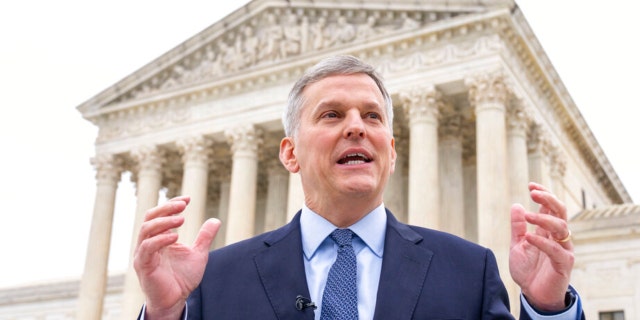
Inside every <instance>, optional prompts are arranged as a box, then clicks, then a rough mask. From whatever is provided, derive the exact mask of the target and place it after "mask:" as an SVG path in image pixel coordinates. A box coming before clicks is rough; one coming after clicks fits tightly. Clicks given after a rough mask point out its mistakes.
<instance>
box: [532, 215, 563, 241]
mask: <svg viewBox="0 0 640 320" xmlns="http://www.w3.org/2000/svg"><path fill="white" fill-rule="evenodd" d="M525 219H526V220H527V222H529V223H531V224H534V225H536V226H538V227H539V229H543V230H545V231H546V232H545V233H538V232H536V234H538V235H542V236H548V237H551V238H552V239H554V240H559V239H564V238H566V237H567V235H568V234H569V226H568V225H567V222H566V221H565V220H562V219H560V218H558V217H554V216H552V215H548V214H539V213H531V212H527V213H526V214H525ZM565 243H569V242H565Z"/></svg>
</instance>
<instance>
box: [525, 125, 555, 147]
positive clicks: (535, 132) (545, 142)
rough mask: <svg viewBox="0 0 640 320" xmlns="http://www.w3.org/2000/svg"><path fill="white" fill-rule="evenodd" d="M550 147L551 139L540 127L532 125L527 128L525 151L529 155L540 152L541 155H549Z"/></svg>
mask: <svg viewBox="0 0 640 320" xmlns="http://www.w3.org/2000/svg"><path fill="white" fill-rule="evenodd" d="M550 147H551V139H550V138H549V134H548V133H547V132H546V131H545V130H544V128H543V127H542V125H540V124H538V123H533V124H532V125H531V127H530V128H529V132H528V138H527V149H528V151H529V153H534V152H541V153H542V154H549V150H550Z"/></svg>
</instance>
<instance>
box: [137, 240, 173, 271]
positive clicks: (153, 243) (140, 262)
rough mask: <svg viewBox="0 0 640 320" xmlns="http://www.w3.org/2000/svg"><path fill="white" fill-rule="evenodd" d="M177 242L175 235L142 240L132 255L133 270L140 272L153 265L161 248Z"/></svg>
mask: <svg viewBox="0 0 640 320" xmlns="http://www.w3.org/2000/svg"><path fill="white" fill-rule="evenodd" d="M176 241H178V234H177V233H163V234H160V235H157V236H155V237H152V238H147V239H145V240H143V241H142V242H141V243H140V244H139V245H138V246H137V247H136V251H135V254H134V268H135V269H136V270H139V271H142V270H144V269H147V268H148V267H149V266H152V265H154V264H155V263H154V261H155V260H154V258H155V257H156V253H158V252H159V251H160V250H162V249H163V248H165V247H167V246H169V245H171V244H174V243H176Z"/></svg>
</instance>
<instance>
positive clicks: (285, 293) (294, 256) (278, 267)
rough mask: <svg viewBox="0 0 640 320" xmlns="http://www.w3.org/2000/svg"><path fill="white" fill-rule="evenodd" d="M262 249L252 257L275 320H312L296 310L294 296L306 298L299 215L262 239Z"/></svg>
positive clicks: (310, 315) (310, 314)
mask: <svg viewBox="0 0 640 320" xmlns="http://www.w3.org/2000/svg"><path fill="white" fill-rule="evenodd" d="M264 242H265V245H266V248H265V249H264V250H263V251H261V252H260V253H258V254H257V255H256V256H255V257H254V261H255V264H256V269H257V271H258V274H259V276H260V279H261V281H262V285H263V286H264V290H265V293H266V294H267V297H269V301H270V302H271V305H272V307H273V310H274V312H275V314H276V315H277V317H278V319H313V309H311V308H306V309H303V310H302V311H299V310H297V309H296V296H297V295H302V296H304V297H309V288H308V287H307V279H306V276H305V271H304V262H303V260H302V259H303V257H302V238H301V235H300V212H298V214H297V215H296V216H295V217H294V218H293V220H292V221H291V222H290V223H289V224H287V225H286V226H284V227H282V228H280V229H278V230H276V231H274V232H272V233H270V234H269V235H267V237H266V238H265V241H264Z"/></svg>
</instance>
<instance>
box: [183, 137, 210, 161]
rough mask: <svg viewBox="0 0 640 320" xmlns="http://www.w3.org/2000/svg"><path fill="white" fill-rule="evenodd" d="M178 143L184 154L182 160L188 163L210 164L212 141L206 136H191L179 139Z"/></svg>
mask: <svg viewBox="0 0 640 320" xmlns="http://www.w3.org/2000/svg"><path fill="white" fill-rule="evenodd" d="M176 145H177V146H178V149H179V150H180V153H181V155H182V161H183V162H184V163H185V164H186V163H194V162H195V163H206V164H209V160H210V158H211V154H212V153H213V152H212V150H211V145H212V141H211V140H210V139H208V138H207V137H205V136H191V137H186V138H182V139H179V140H178V141H176Z"/></svg>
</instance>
